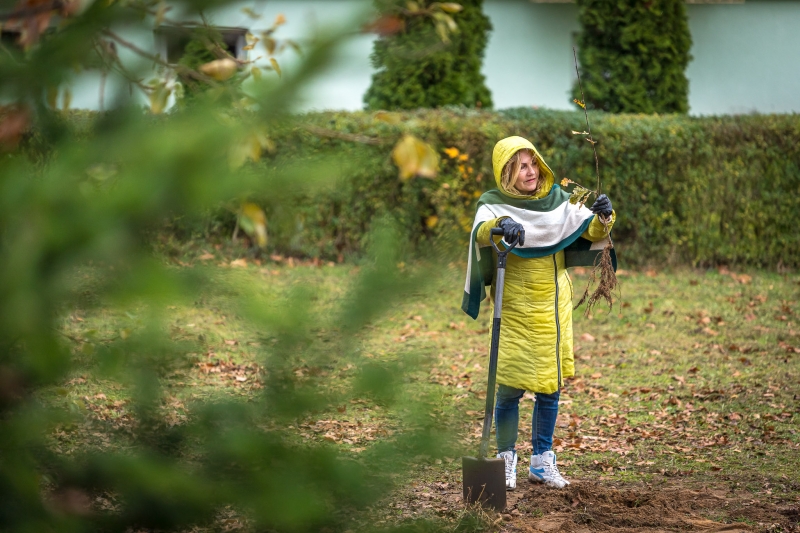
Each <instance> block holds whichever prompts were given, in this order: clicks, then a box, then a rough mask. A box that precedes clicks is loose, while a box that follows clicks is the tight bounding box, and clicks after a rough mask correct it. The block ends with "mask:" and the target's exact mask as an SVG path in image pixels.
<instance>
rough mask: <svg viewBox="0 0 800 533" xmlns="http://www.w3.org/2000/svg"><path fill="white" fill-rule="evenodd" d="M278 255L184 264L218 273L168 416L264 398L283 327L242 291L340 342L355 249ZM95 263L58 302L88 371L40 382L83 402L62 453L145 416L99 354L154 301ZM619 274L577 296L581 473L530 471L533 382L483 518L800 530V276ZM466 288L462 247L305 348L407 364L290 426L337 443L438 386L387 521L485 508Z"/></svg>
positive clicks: (185, 307)
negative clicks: (250, 318) (343, 255)
mask: <svg viewBox="0 0 800 533" xmlns="http://www.w3.org/2000/svg"><path fill="white" fill-rule="evenodd" d="M279 259H280V260H277V261H276V260H274V259H273V260H269V261H265V262H263V263H262V264H254V263H253V261H252V260H247V261H242V260H240V261H238V262H236V261H235V262H232V263H231V262H228V261H222V260H220V259H219V258H215V259H211V258H210V257H208V258H206V260H205V261H201V260H199V259H196V260H194V261H188V260H187V261H186V262H185V263H183V264H182V265H183V266H177V267H176V268H180V269H183V270H191V269H201V268H202V269H207V270H210V271H211V273H212V276H213V278H214V279H215V280H216V282H215V283H213V284H211V285H209V286H207V287H206V288H205V289H203V291H202V294H201V297H200V298H198V299H197V300H196V301H194V302H175V303H174V305H172V304H168V305H165V306H164V307H165V309H163V313H164V315H163V316H164V317H165V321H166V323H167V324H168V325H169V326H168V327H169V338H170V339H171V342H173V343H176V344H177V345H178V346H185V349H181V350H183V351H181V353H182V354H183V355H182V357H180V358H179V360H177V361H174V362H173V363H171V366H170V367H169V368H168V369H167V371H166V372H165V373H164V375H165V376H166V379H165V381H164V383H163V386H164V387H165V389H166V391H167V394H166V395H165V401H164V402H163V405H162V406H161V409H162V410H163V412H164V413H165V416H166V419H167V420H169V421H170V423H172V424H181V423H183V422H184V421H186V420H187V419H188V418H189V417H191V405H192V402H195V401H199V400H207V399H214V398H219V397H241V398H242V399H243V400H252V399H255V398H258V396H259V394H260V392H261V389H262V385H261V383H262V379H263V376H264V372H266V371H269V370H268V369H265V368H263V363H262V359H261V356H260V354H261V353H262V350H264V349H265V348H267V347H268V346H269V345H270V343H271V342H276V340H275V339H274V338H271V337H270V335H268V334H265V333H264V332H262V331H260V330H259V328H258V325H257V324H254V323H252V322H247V321H245V320H243V319H242V318H241V316H240V313H239V312H238V311H237V307H236V304H235V301H236V299H237V297H238V296H240V295H242V294H255V295H257V296H258V297H259V298H261V299H262V301H264V302H266V303H265V305H270V306H273V307H274V308H275V309H280V306H281V305H282V302H285V301H286V300H285V299H286V298H289V297H290V295H292V294H302V297H303V298H306V299H307V300H308V301H309V302H311V308H312V314H311V318H310V319H309V328H311V329H312V330H313V331H319V337H320V342H326V335H328V334H330V331H331V329H332V328H335V325H333V323H329V322H326V319H325V318H324V317H325V316H329V315H332V314H335V312H334V311H335V309H337V308H338V307H340V306H342V305H346V303H347V299H348V298H349V296H348V295H349V294H350V293H349V292H348V288H349V285H350V283H351V280H352V278H353V274H354V271H355V270H358V267H355V266H348V265H332V264H317V265H314V264H310V263H302V264H301V263H299V262H297V263H296V262H294V261H292V260H285V259H282V258H279ZM405 268H407V269H410V270H417V271H420V270H424V269H425V268H426V267H425V266H424V265H422V264H418V265H412V266H408V267H405ZM95 276H96V273H94V272H89V271H87V272H83V273H82V274H81V275H79V276H78V278H79V279H78V280H77V281H76V283H81V284H84V285H85V294H86V300H87V304H86V305H85V306H82V307H80V308H75V309H66V310H64V312H63V320H62V333H63V334H64V336H65V342H69V343H71V344H72V345H73V347H74V354H75V361H76V366H75V370H74V372H73V374H72V375H70V376H69V379H67V380H65V381H64V382H63V383H61V384H59V385H58V386H55V387H51V388H48V389H46V390H44V391H43V392H42V395H41V399H42V401H44V402H45V403H47V404H48V405H55V406H63V407H66V408H67V409H70V410H72V411H73V412H75V413H78V414H79V422H77V423H74V424H64V425H62V426H59V427H58V428H57V429H56V431H55V432H54V433H53V435H52V439H51V445H52V447H53V448H54V449H55V450H57V451H58V452H59V453H63V454H71V453H75V452H77V451H81V450H87V449H93V448H100V449H119V450H125V449H126V447H128V446H131V442H130V441H129V440H127V439H126V437H125V435H126V431H127V430H128V429H129V428H131V427H132V426H134V425H135V424H136V416H135V414H134V413H133V412H132V411H131V410H130V409H129V405H130V404H131V398H132V394H133V392H132V385H131V384H130V383H129V382H127V381H126V380H124V379H119V378H117V377H109V376H113V374H109V373H108V372H106V370H105V369H104V364H103V363H102V360H101V359H102V358H99V357H98V354H100V353H104V351H108V350H109V349H110V348H113V346H114V345H115V344H118V343H124V342H128V341H129V340H130V339H131V338H135V337H136V335H138V334H139V332H140V331H143V330H146V329H147V328H148V327H149V326H148V323H147V321H146V320H144V319H143V317H144V316H145V315H146V313H145V311H146V310H147V308H148V306H147V305H145V304H143V303H141V302H138V303H137V302H126V303H120V302H113V303H112V302H98V301H95V300H93V299H92V282H93V279H94V278H95ZM619 279H620V282H621V287H622V292H621V299H620V300H619V301H617V302H616V304H615V306H614V308H613V310H611V311H609V310H608V309H607V308H604V307H602V306H599V305H598V307H597V308H596V309H595V310H594V312H593V313H592V314H591V315H590V316H585V315H584V310H583V308H581V309H579V310H577V311H575V314H574V327H575V358H576V372H577V375H576V377H575V378H573V379H571V380H568V381H567V383H566V385H565V387H564V389H563V391H562V396H561V398H562V401H561V412H560V414H559V419H558V427H557V428H556V435H555V437H556V441H555V451H556V452H557V454H558V458H559V465H560V467H561V471H562V473H564V474H565V476H566V477H567V478H568V479H570V480H571V481H572V482H573V483H572V485H570V487H569V488H568V489H565V490H563V491H556V490H551V489H545V488H542V487H539V486H532V485H529V484H528V483H527V481H525V475H526V469H527V462H528V461H527V457H528V456H529V454H530V452H531V447H530V442H529V438H530V417H531V412H532V408H533V401H532V396H530V397H529V396H528V395H526V397H525V400H524V402H523V405H522V406H521V414H522V420H521V422H520V428H521V434H520V441H519V442H518V452H519V454H520V467H519V475H520V480H519V488H518V490H517V491H515V492H514V493H511V494H510V496H509V508H508V509H507V512H506V513H504V514H503V515H501V516H495V515H483V516H479V517H478V518H479V519H480V520H478V522H477V523H480V524H483V525H487V524H489V527H491V528H494V529H502V530H508V531H513V530H520V531H536V530H543V531H558V530H561V531H584V530H585V531H595V530H609V531H610V530H614V531H657V530H658V531H661V530H675V529H682V530H698V529H702V530H706V531H713V530H715V529H716V530H721V529H723V528H725V531H734V530H736V527H739V526H740V527H741V528H742V530H752V529H757V530H765V531H766V530H769V531H791V530H797V528H798V527H800V526H798V521H800V434H798V432H799V431H800V425H798V414H797V413H798V406H799V405H800V304H798V301H799V300H800V275H798V274H783V275H779V274H774V273H769V272H760V271H748V272H746V273H742V272H735V273H734V272H729V271H727V270H724V269H723V270H708V271H699V270H689V269H686V270H676V271H656V270H649V271H646V272H624V271H622V272H620V273H619ZM586 282H587V275H586V273H585V272H573V284H574V286H575V292H576V293H579V292H582V289H583V287H584V286H585V284H586ZM462 290H463V265H461V264H457V263H451V264H450V265H449V266H448V267H447V268H445V269H442V270H441V271H440V272H438V275H437V276H436V277H435V279H434V280H433V281H431V282H429V283H428V284H427V285H424V286H420V287H419V288H418V289H415V290H414V291H412V293H410V294H409V295H408V296H409V297H408V298H405V299H403V301H402V302H400V303H398V304H397V305H394V306H392V307H389V308H388V309H387V312H385V313H384V314H382V315H381V317H380V319H378V320H375V321H373V322H371V323H370V324H369V325H368V326H367V327H365V328H362V329H361V330H359V332H358V334H357V338H356V339H355V341H354V344H353V346H354V347H355V348H354V350H353V353H352V354H350V355H349V356H347V357H342V358H338V357H337V356H336V354H333V356H332V357H331V358H330V360H329V361H328V362H327V363H326V364H325V365H322V366H318V365H316V364H315V362H314V361H313V360H304V359H303V357H302V355H298V356H297V359H296V361H295V363H296V364H295V367H294V369H293V372H294V374H295V376H296V378H297V379H298V380H314V381H315V382H316V383H318V384H319V387H322V388H326V387H327V388H330V389H331V390H344V389H346V388H347V387H349V386H350V384H352V383H353V382H354V380H355V379H356V377H357V375H358V373H359V370H360V368H361V367H362V365H366V364H369V363H371V362H391V363H393V364H394V365H395V368H397V369H398V371H402V372H403V379H402V383H403V387H402V388H401V389H400V390H398V391H397V392H395V399H396V400H397V401H396V402H382V401H379V400H376V399H375V397H374V395H372V396H368V395H364V396H363V397H360V396H359V395H358V394H355V393H353V394H350V395H349V396H347V401H346V402H345V403H343V404H341V405H337V406H335V409H329V410H326V411H321V412H317V413H314V415H313V416H311V417H306V418H304V419H303V420H299V421H298V422H297V423H296V424H293V425H291V426H289V428H287V429H288V431H290V432H292V433H293V434H294V435H295V436H296V438H297V441H298V446H302V443H303V442H304V441H328V442H330V443H332V444H333V445H335V446H337V447H339V448H340V449H341V451H342V452H343V453H345V454H352V455H353V456H356V457H358V456H368V454H369V453H370V449H371V447H372V446H374V445H375V444H376V443H378V442H381V441H383V440H386V439H388V438H391V437H392V436H396V435H398V434H401V433H402V432H403V431H404V423H405V422H404V421H406V420H407V417H405V416H404V409H405V406H406V405H407V403H406V402H405V401H404V399H408V400H413V399H418V398H425V401H426V405H427V406H428V412H427V413H426V415H427V416H429V417H432V418H433V419H434V420H436V421H437V423H439V424H441V427H443V428H447V429H449V430H450V431H452V438H451V444H452V445H451V446H450V447H449V448H448V449H447V450H446V451H443V453H441V454H438V455H437V454H435V455H431V456H419V457H417V458H416V460H415V462H414V465H413V467H411V468H409V469H408V471H407V472H406V473H405V474H403V475H402V476H401V478H400V479H398V481H399V487H400V488H398V489H397V490H396V491H395V492H393V493H391V494H387V496H386V499H385V501H384V502H383V503H382V504H381V505H380V506H379V507H378V508H376V509H375V510H374V512H373V513H372V515H371V516H372V518H371V523H372V524H373V525H374V524H383V523H385V524H387V525H392V524H397V523H401V522H403V521H404V520H406V519H410V518H419V517H422V518H429V519H431V520H434V521H436V522H435V523H436V524H438V526H437V527H439V528H440V529H444V530H455V529H458V528H459V527H462V529H463V528H464V527H466V526H464V524H465V522H464V521H465V520H466V518H467V517H472V518H474V517H475V515H476V514H478V515H480V513H472V514H470V513H465V511H464V510H463V506H462V504H461V480H460V475H461V472H460V470H461V466H460V456H461V455H474V454H475V453H476V452H477V448H478V443H479V439H480V427H481V420H482V416H483V402H484V399H485V387H486V366H487V362H488V346H489V332H488V330H489V328H488V325H489V317H490V314H489V312H488V311H487V310H486V309H487V308H484V312H483V314H482V316H481V317H480V318H479V319H478V320H477V321H473V320H471V319H470V318H469V317H467V316H466V315H464V314H463V312H462V311H461V310H460V307H459V306H460V302H461V291H462ZM298 291H299V292H298ZM295 297H296V296H295ZM576 299H577V297H576ZM179 351H180V350H179ZM731 524H733V525H731ZM234 525H235V524H234ZM476 527H477V526H476Z"/></svg>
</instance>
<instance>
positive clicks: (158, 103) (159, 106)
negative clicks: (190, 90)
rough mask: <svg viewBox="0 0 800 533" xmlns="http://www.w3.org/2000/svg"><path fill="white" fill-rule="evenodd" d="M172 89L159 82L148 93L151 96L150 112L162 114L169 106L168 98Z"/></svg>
mask: <svg viewBox="0 0 800 533" xmlns="http://www.w3.org/2000/svg"><path fill="white" fill-rule="evenodd" d="M169 94H170V90H169V89H168V88H167V86H166V85H164V84H163V83H159V84H158V85H156V86H155V87H153V90H152V91H150V94H149V95H148V96H149V98H150V112H151V113H153V114H154V115H160V114H161V113H163V112H164V110H165V109H166V108H167V100H168V99H169Z"/></svg>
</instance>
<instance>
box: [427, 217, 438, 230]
mask: <svg viewBox="0 0 800 533" xmlns="http://www.w3.org/2000/svg"><path fill="white" fill-rule="evenodd" d="M438 223H439V217H437V216H436V215H431V216H429V217H428V218H426V219H425V225H426V226H427V227H428V228H431V229H432V228H435V227H436V224H438Z"/></svg>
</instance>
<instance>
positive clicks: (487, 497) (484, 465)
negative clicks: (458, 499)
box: [461, 457, 506, 511]
mask: <svg viewBox="0 0 800 533" xmlns="http://www.w3.org/2000/svg"><path fill="white" fill-rule="evenodd" d="M461 472H462V474H463V479H464V502H465V503H468V504H471V503H476V502H477V503H480V504H481V505H482V506H483V507H489V508H491V509H494V510H495V511H502V510H503V509H505V508H506V463H505V461H504V460H503V459H499V458H484V459H479V458H475V457H462V458H461Z"/></svg>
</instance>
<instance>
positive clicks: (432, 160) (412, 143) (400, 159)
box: [392, 135, 439, 180]
mask: <svg viewBox="0 0 800 533" xmlns="http://www.w3.org/2000/svg"><path fill="white" fill-rule="evenodd" d="M392 159H394V163H395V165H397V168H398V169H399V170H400V179H403V180H406V179H408V178H410V177H412V176H422V177H425V178H432V177H434V176H436V173H437V172H438V170H439V156H438V154H437V153H436V151H435V150H434V149H433V148H431V147H430V145H428V144H427V143H425V142H423V141H421V140H419V139H417V138H416V137H414V136H413V135H404V136H403V138H402V139H400V141H399V142H398V143H397V145H395V147H394V150H392Z"/></svg>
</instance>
